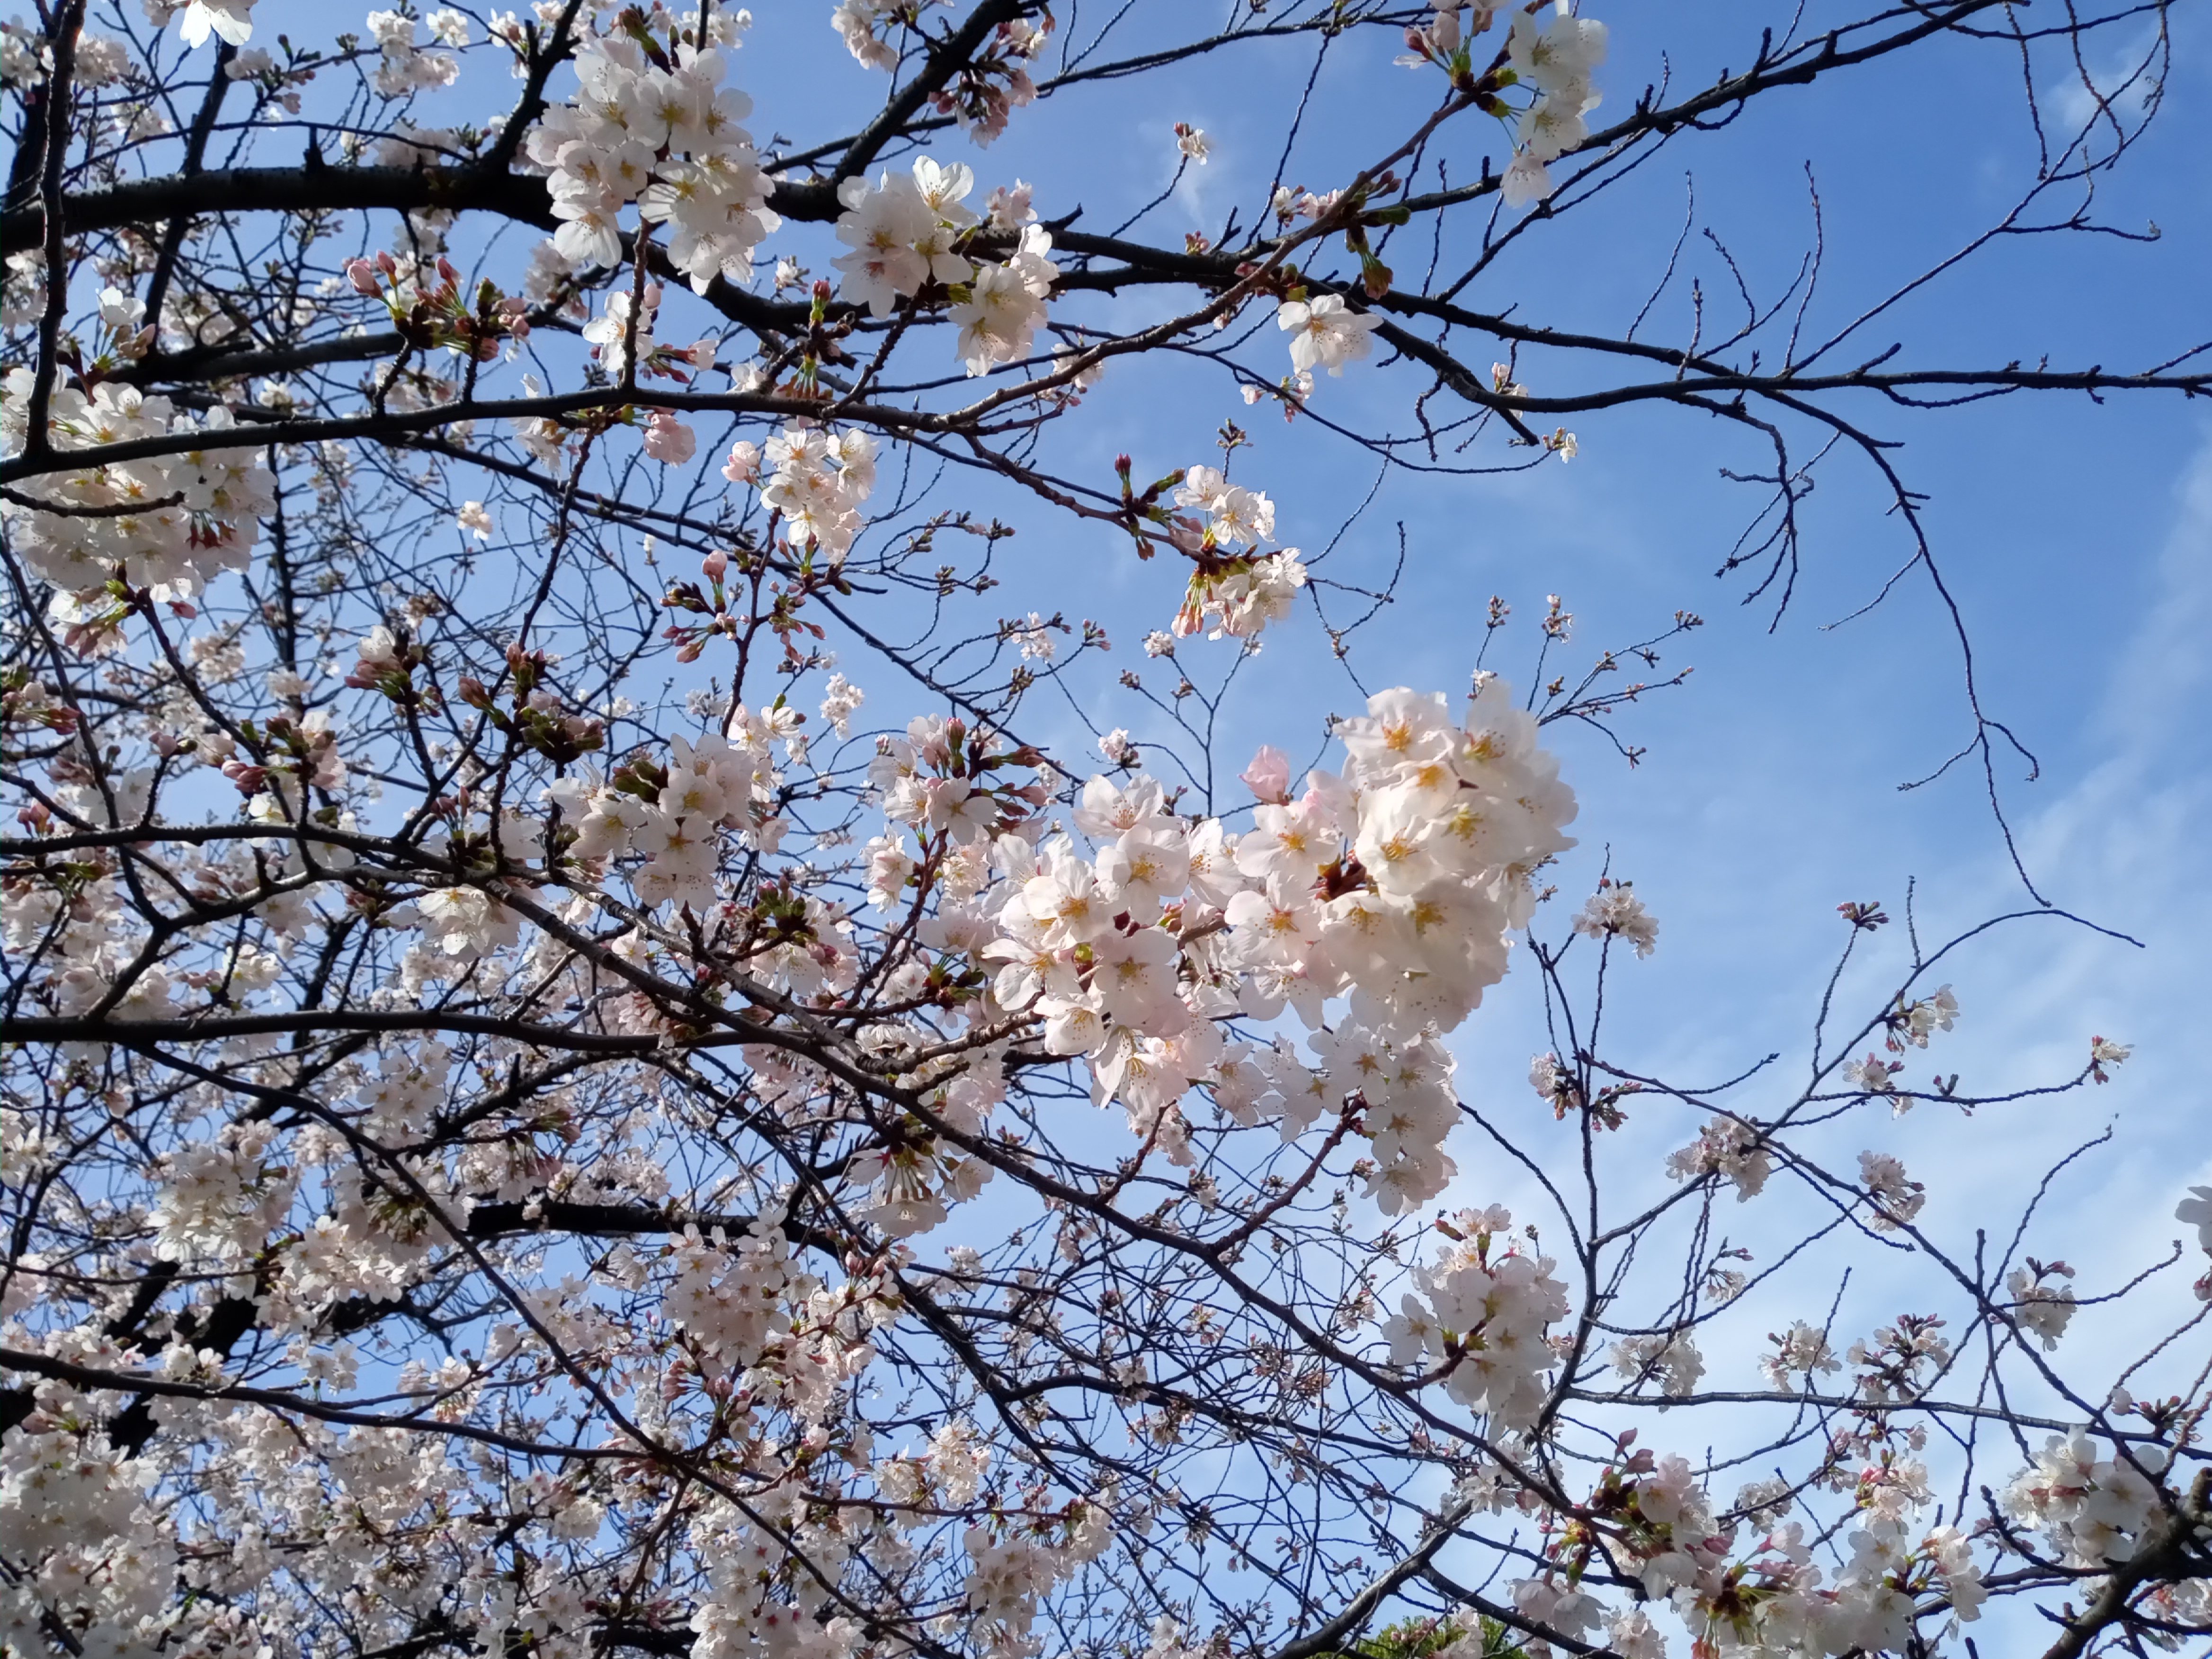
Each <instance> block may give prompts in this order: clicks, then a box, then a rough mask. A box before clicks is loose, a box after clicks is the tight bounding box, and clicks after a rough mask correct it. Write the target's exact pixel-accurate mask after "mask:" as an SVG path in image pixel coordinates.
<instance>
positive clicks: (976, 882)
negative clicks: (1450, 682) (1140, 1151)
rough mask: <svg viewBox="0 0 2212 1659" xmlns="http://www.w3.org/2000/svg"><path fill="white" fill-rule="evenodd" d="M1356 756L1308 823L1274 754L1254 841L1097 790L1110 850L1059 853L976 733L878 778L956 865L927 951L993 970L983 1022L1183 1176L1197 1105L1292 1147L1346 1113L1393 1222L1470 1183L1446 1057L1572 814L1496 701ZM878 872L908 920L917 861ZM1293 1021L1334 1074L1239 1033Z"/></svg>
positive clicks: (1355, 726)
mask: <svg viewBox="0 0 2212 1659" xmlns="http://www.w3.org/2000/svg"><path fill="white" fill-rule="evenodd" d="M1337 730H1338V735H1339V737H1340V738H1341V739H1342V741H1343V744H1344V745H1345V749H1346V769H1345V771H1344V772H1343V773H1342V774H1341V775H1338V774H1335V773H1330V772H1325V771H1316V772H1314V773H1312V774H1311V775H1310V776H1309V777H1308V779H1307V781H1306V787H1305V791H1304V794H1303V795H1301V796H1299V797H1297V798H1296V799H1293V798H1292V797H1291V795H1290V793H1289V771H1288V764H1287V763H1286V762H1285V761H1283V759H1282V758H1281V757H1280V756H1279V755H1276V754H1274V753H1273V751H1272V750H1267V751H1263V753H1262V755H1261V757H1260V759H1259V760H1258V761H1257V762H1255V765H1254V767H1253V769H1252V770H1251V771H1249V772H1248V774H1247V777H1248V779H1249V780H1250V781H1252V783H1253V787H1254V789H1255V793H1256V794H1258V795H1259V796H1260V798H1261V804H1260V805H1259V806H1258V807H1257V809H1256V816H1255V823H1254V827H1253V829H1250V830H1249V831H1247V832H1245V833H1243V834H1241V835H1239V834H1237V833H1236V832H1233V831H1231V830H1229V829H1226V828H1225V826H1224V825H1223V824H1222V823H1220V821H1219V820H1218V819H1214V818H1200V819H1190V818H1185V817H1178V816H1176V814H1175V813H1174V812H1173V811H1171V810H1170V804H1169V802H1168V799H1167V797H1166V795H1165V793H1164V791H1163V790H1162V788H1161V787H1160V785H1159V784H1158V783H1157V782H1156V781H1153V780H1152V779H1151V778H1149V777H1146V776H1144V775H1136V776H1133V777H1131V778H1128V779H1127V780H1126V781H1121V782H1116V781H1113V780H1111V779H1109V778H1105V777H1095V778H1093V779H1091V781H1089V782H1088V783H1087V784H1085V787H1084V788H1083V791H1082V793H1081V795H1080V798H1079V801H1078V803H1077V805H1076V807H1075V810H1074V814H1073V817H1074V829H1075V831H1076V832H1078V833H1079V835H1080V836H1082V837H1084V838H1085V841H1086V842H1088V843H1089V846H1088V848H1086V847H1085V846H1084V845H1082V844H1079V842H1078V840H1077V839H1076V836H1075V835H1071V834H1068V833H1065V832H1062V833H1057V834H1050V835H1047V834H1044V833H1043V826H1042V823H1041V822H1040V820H1039V819H1038V818H1037V817H1036V816H1035V814H1034V812H1033V811H1028V810H1025V807H1024V802H1023V801H1022V800H1020V799H1012V796H1013V795H1014V793H1015V792H1012V791H1010V790H1009V789H1008V787H1006V786H1003V785H1002V786H998V787H978V785H979V782H980V781H981V780H982V779H983V778H984V777H986V776H987V766H986V762H987V759H988V757H987V753H985V752H984V751H982V750H980V749H979V746H978V745H977V744H976V743H975V739H974V738H973V737H972V736H971V734H969V733H967V732H965V730H964V728H963V727H962V726H960V725H959V724H958V723H957V722H942V721H936V722H917V723H916V724H915V726H914V727H913V728H911V729H910V731H909V732H908V737H907V738H903V739H893V738H884V739H882V740H880V744H879V752H878V757H877V760H876V763H875V766H874V768H873V769H872V779H873V780H874V781H875V783H876V786H877V787H878V791H879V792H880V794H881V798H882V800H883V803H884V810H885V811H886V813H887V814H888V815H889V816H890V817H892V818H893V819H894V820H896V821H897V822H899V823H902V824H903V825H905V826H906V827H907V828H908V829H912V830H914V831H915V832H916V833H917V834H919V835H920V836H921V837H922V841H923V845H924V848H931V847H935V848H943V849H945V850H944V851H941V852H938V853H933V854H930V855H929V856H930V858H931V860H932V862H933V864H935V863H938V862H939V861H940V860H941V861H942V866H943V868H944V869H945V873H946V878H947V879H948V881H949V882H951V886H950V888H949V890H948V892H947V896H946V897H945V901H944V902H942V903H941V904H940V906H939V910H938V912H937V915H935V917H934V918H933V921H932V932H931V934H930V937H931V938H932V939H933V940H934V941H936V942H938V943H939V945H940V947H941V948H944V949H946V950H958V951H963V952H964V953H965V954H966V955H968V956H969V957H970V958H971V959H974V960H975V961H977V962H980V963H983V964H986V965H987V967H988V969H989V970H990V972H991V974H992V980H991V987H992V988H991V1001H992V1003H993V1004H994V1005H995V1010H987V1011H986V1012H984V1013H982V1014H980V1015H979V1016H978V1017H977V1018H979V1019H982V1020H984V1021H985V1022H986V1023H987V1022H988V1020H989V1018H990V1016H991V1013H992V1012H998V1011H1002V1012H1003V1014H1004V1015H1005V1016H1008V1017H1018V1018H1028V1019H1034V1020H1036V1021H1037V1022H1039V1023H1040V1025H1041V1036H1042V1042H1043V1044H1044V1046H1045V1048H1047V1049H1048V1051H1049V1052H1051V1053H1054V1054H1069V1055H1075V1054H1080V1055H1083V1056H1085V1058H1086V1059H1087V1060H1088V1061H1089V1065H1090V1069H1091V1077H1092V1080H1093V1093H1094V1095H1095V1096H1096V1097H1097V1098H1098V1099H1099V1100H1100V1101H1102V1102H1103V1101H1105V1100H1108V1099H1118V1100H1119V1101H1120V1102H1121V1104H1122V1106H1123V1107H1124V1109H1125V1110H1126V1111H1127V1113H1128V1115H1129V1119H1130V1122H1131V1126H1132V1128H1133V1131H1134V1132H1136V1133H1139V1134H1140V1135H1142V1136H1144V1137H1145V1138H1146V1139H1147V1140H1148V1141H1152V1142H1155V1143H1157V1144H1158V1146H1160V1147H1161V1148H1162V1150H1163V1151H1164V1152H1166V1153H1167V1154H1168V1156H1169V1157H1170V1158H1172V1159H1174V1160H1176V1161H1178V1162H1181V1161H1184V1160H1186V1159H1188V1157H1189V1156H1190V1154H1189V1152H1188V1123H1187V1121H1186V1120H1185V1119H1184V1116H1183V1104H1182V1103H1183V1101H1184V1099H1185V1097H1186V1096H1187V1095H1188V1093H1189V1091H1191V1090H1192V1089H1193V1088H1194V1087H1199V1088H1203V1089H1206V1090H1209V1091H1211V1092H1212V1095H1213V1097H1214V1098H1215V1100H1216V1102H1217V1103H1218V1104H1219V1105H1220V1106H1221V1107H1222V1109H1224V1110H1225V1112H1227V1113H1228V1114H1229V1115H1231V1117H1232V1118H1234V1119H1236V1120H1237V1121H1242V1122H1248V1123H1250V1122H1258V1121H1262V1120H1265V1119H1270V1118H1272V1119H1273V1120H1274V1121H1278V1122H1279V1123H1280V1124H1281V1125H1282V1132H1283V1133H1284V1135H1285V1138H1291V1137H1295V1136H1296V1135H1297V1134H1298V1133H1301V1132H1303V1131H1304V1129H1305V1128H1307V1127H1309V1126H1310V1125H1312V1124H1313V1123H1314V1122H1315V1121H1316V1120H1317V1118H1318V1117H1319V1116H1320V1115H1322V1113H1323V1112H1324V1111H1326V1112H1327V1113H1328V1114H1330V1115H1331V1116H1332V1117H1334V1118H1339V1119H1341V1120H1343V1121H1346V1122H1347V1123H1356V1125H1357V1127H1358V1132H1359V1133H1361V1134H1363V1135H1364V1137H1366V1139H1368V1141H1369V1143H1370V1160H1369V1162H1368V1164H1366V1165H1365V1166H1364V1167H1365V1168H1366V1169H1367V1170H1369V1171H1370V1174H1369V1176H1368V1190H1369V1193H1370V1196H1372V1197H1373V1198H1374V1199H1375V1200H1376V1203H1377V1204H1378V1205H1379V1206H1381V1207H1383V1209H1384V1210H1385V1211H1386V1212H1395V1211H1400V1210H1403V1209H1406V1208H1408V1207H1410V1206H1413V1205H1414V1204H1418V1203H1419V1202H1420V1201H1422V1200H1425V1199H1426V1198H1429V1197H1431V1196H1433V1195H1434V1194H1436V1193H1437V1192H1439V1191H1441V1190H1442V1189H1443V1186H1444V1184H1445V1183H1446V1182H1447V1181H1449V1178H1450V1176H1451V1174H1452V1170H1453V1164H1452V1161H1451V1159H1450V1158H1449V1157H1447V1156H1446V1155H1445V1154H1444V1152H1443V1142H1444V1140H1445V1139H1446V1137H1447V1136H1448V1134H1449V1132H1450V1130H1451V1129H1452V1127H1454V1125H1455V1122H1456V1121H1457V1116H1458V1112H1457V1107H1456V1102H1455V1095H1454V1093H1453V1091H1452V1088H1451V1085H1450V1079H1451V1075H1452V1072H1453V1069H1454V1061H1453V1060H1452V1058H1451V1056H1450V1054H1449V1052H1448V1051H1447V1050H1446V1049H1445V1048H1443V1045H1442V1044H1441V1042H1439V1041H1438V1040H1437V1039H1438V1037H1439V1036H1440V1035H1441V1034H1442V1033H1444V1032H1448V1031H1449V1030H1452V1029H1453V1028H1454V1027H1455V1026H1456V1025H1458V1024H1459V1023H1460V1022H1461V1021H1462V1020H1463V1019H1464V1018H1466V1017H1467V1015H1468V1012H1471V1011H1472V1010H1473V1009H1474V1006H1476V1005H1477V1004H1478V1003H1479V1002H1480V1000H1481V997H1482V994H1483V991H1484V989H1485V988H1486V987H1487V986H1489V985H1491V984H1492V983H1494V982H1495V981H1497V980H1498V978H1499V977H1500V976H1501V975H1503V974H1504V971H1505V960H1506V951H1507V940H1506V938H1505V934H1506V932H1507V930H1508V929H1509V928H1511V927H1516V926H1518V925H1519V924H1520V923H1521V922H1522V921H1525V920H1526V919H1527V917H1528V912H1529V907H1530V905H1531V903H1532V902H1533V894H1532V893H1531V891H1530V889H1529V884H1528V877H1529V873H1530V872H1531V871H1533V870H1534V868H1535V867H1536V866H1538V865H1540V864H1541V863H1542V862H1543V861H1544V860H1547V859H1548V858H1550V857H1551V856H1553V854H1556V853H1558V852H1559V851H1560V850H1562V849H1564V848H1566V847H1568V846H1570V845H1571V844H1572V843H1571V840H1570V839H1569V838H1568V837H1567V836H1565V835H1564V834H1562V833H1561V826H1562V825H1564V824H1565V823H1567V822H1569V821H1570V820H1571V818H1572V817H1573V816H1574V797H1573V794H1572V793H1571V791H1570V790H1568V789H1567V788H1566V787H1565V785H1563V784H1561V783H1560V782H1559V779H1558V774H1557V765H1556V763H1555V762H1554V761H1553V759H1552V757H1550V756H1549V755H1547V753H1546V752H1545V751H1543V750H1541V749H1540V748H1538V747H1537V745H1536V742H1535V736H1536V727H1535V722H1534V719H1533V718H1532V717H1531V716H1529V715H1528V714H1527V713H1526V712H1525V711H1523V710H1522V709H1520V708H1516V706H1515V705H1514V703H1513V702H1512V698H1511V694H1510V690H1508V689H1507V688H1506V687H1505V685H1504V684H1503V683H1502V682H1500V681H1498V680H1497V679H1495V678H1485V679H1484V680H1482V681H1481V682H1480V684H1478V686H1477V688H1476V690H1475V692H1474V695H1473V696H1471V697H1470V699H1469V703H1468V711H1467V714H1466V715H1465V716H1464V718H1463V720H1457V721H1455V720H1454V719H1453V718H1452V716H1451V715H1450V714H1449V711H1448V710H1447V708H1446V707H1445V705H1444V702H1443V698H1442V697H1441V696H1423V695H1419V694H1417V693H1414V692H1413V691H1410V690H1402V689H1401V690H1392V691H1385V692H1380V693H1377V694H1376V696H1374V697H1372V698H1370V702H1369V705H1368V712H1367V713H1366V714H1364V715H1362V716H1358V717H1356V718H1352V719H1349V720H1342V721H1340V722H1339V725H1338V728H1337ZM1034 791H1035V786H1030V788H1029V790H1028V791H1027V792H1024V793H1032V794H1033V793H1034ZM870 858H871V864H870V869H871V884H872V894H873V896H874V901H875V902H876V903H877V904H878V906H879V907H882V908H890V907H891V906H894V905H896V904H899V903H901V902H903V901H902V895H903V893H904V891H905V890H906V888H907V887H908V884H910V883H912V882H914V881H915V878H916V872H917V871H918V870H919V869H920V868H921V865H920V863H919V861H918V860H917V858H916V855H915V852H914V851H913V850H911V849H910V848H908V845H907V844H906V843H905V842H904V841H903V838H902V836H898V835H896V834H893V835H890V836H884V837H879V838H878V840H877V841H876V842H873V843H872V845H871V848H870ZM956 871H957V872H958V873H957V874H956V873H955V872H956ZM969 894H972V895H973V896H972V897H971V896H966V895H969ZM1346 998H1348V999H1349V1010H1348V1012H1347V1013H1345V1014H1341V1015H1339V1016H1338V1017H1336V1018H1335V1019H1334V1021H1333V1022H1332V1021H1331V1020H1330V1019H1329V1018H1328V1007H1329V1006H1330V1005H1331V1004H1332V1003H1334V1002H1335V1001H1337V1000H1340V999H1346ZM1285 1007H1288V1008H1291V1009H1292V1010H1294V1011H1295V1012H1297V1015H1298V1016H1299V1018H1301V1020H1302V1021H1303V1022H1304V1024H1305V1025H1306V1027H1307V1028H1308V1029H1309V1030H1310V1032H1311V1033H1312V1035H1311V1036H1310V1048H1311V1051H1312V1053H1313V1054H1314V1056H1315V1058H1316V1060H1317V1061H1318V1062H1319V1064H1318V1066H1314V1065H1310V1064H1309V1063H1308V1062H1306V1061H1305V1060H1302V1059H1300V1058H1299V1057H1298V1055H1297V1053H1296V1051H1295V1050H1294V1049H1293V1048H1292V1047H1291V1044H1290V1043H1289V1042H1287V1041H1286V1040H1285V1039H1280V1038H1279V1039H1277V1040H1276V1041H1275V1042H1273V1044H1271V1045H1268V1046H1267V1047H1264V1048H1255V1046H1254V1045H1252V1044H1250V1043H1248V1042H1228V1041H1227V1040H1226V1039H1225V1037H1224V1036H1223V1035H1222V1033H1221V1030H1220V1029H1219V1022H1220V1021H1221V1020H1223V1019H1224V1018H1229V1017H1233V1016H1237V1015H1243V1016H1246V1017H1249V1018H1261V1019H1272V1018H1274V1017H1275V1016H1277V1015H1278V1014H1279V1013H1280V1012H1282V1011H1283V1010H1284V1009H1285Z"/></svg>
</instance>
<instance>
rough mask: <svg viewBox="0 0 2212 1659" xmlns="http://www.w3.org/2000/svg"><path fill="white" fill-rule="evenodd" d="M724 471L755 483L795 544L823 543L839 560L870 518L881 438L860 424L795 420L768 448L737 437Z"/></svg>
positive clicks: (833, 558)
mask: <svg viewBox="0 0 2212 1659" xmlns="http://www.w3.org/2000/svg"><path fill="white" fill-rule="evenodd" d="M763 467H765V468H766V470H767V476H766V477H765V479H763V476H762V474H763ZM722 476H723V477H725V478H727V479H728V480H729V481H730V482H731V483H747V484H753V485H756V486H757V488H758V489H759V490H760V496H761V501H762V502H763V504H764V505H765V506H767V507H769V510H770V511H772V512H774V513H777V514H778V515H779V516H780V517H781V521H782V528H783V534H784V536H785V538H787V540H788V541H790V543H791V544H792V545H793V546H794V547H805V546H813V547H816V548H819V549H820V550H822V552H823V554H824V555H826V556H828V558H829V561H830V562H831V563H832V564H835V563H836V562H839V561H841V560H842V559H843V558H844V556H846V554H847V553H848V552H850V551H851V550H852V546H853V538H854V537H855V536H857V535H858V534H860V529H861V526H863V525H864V524H865V523H866V519H865V518H864V516H863V515H862V513H861V511H860V509H861V507H863V506H864V505H865V504H866V501H867V499H868V495H869V494H870V492H871V491H872V490H873V489H875V487H876V441H875V440H874V438H872V436H870V435H868V434H867V433H866V432H865V431H863V430H861V429H860V428H858V427H845V428H840V429H838V430H836V431H832V430H831V429H830V428H828V427H825V426H817V425H813V424H811V423H809V422H792V423H791V424H789V425H787V426H786V427H785V428H783V430H782V431H781V433H779V434H778V435H776V436H775V437H773V438H770V439H769V441H768V443H767V444H766V446H764V447H763V446H762V445H759V444H756V443H754V442H752V441H750V439H745V438H740V439H738V441H737V442H736V443H734V444H732V446H731V447H730V453H729V458H728V459H726V461H725V462H724V463H723V465H722Z"/></svg>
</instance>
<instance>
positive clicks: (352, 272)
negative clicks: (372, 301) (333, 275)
mask: <svg viewBox="0 0 2212 1659" xmlns="http://www.w3.org/2000/svg"><path fill="white" fill-rule="evenodd" d="M345 274H346V280H347V281H348V282H349V283H352V284H353V291H354V292H355V293H356V294H374V293H375V292H376V289H377V281H376V266H375V265H374V264H371V263H370V262H369V261H368V260H367V259H349V260H347V261H346V268H345Z"/></svg>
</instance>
